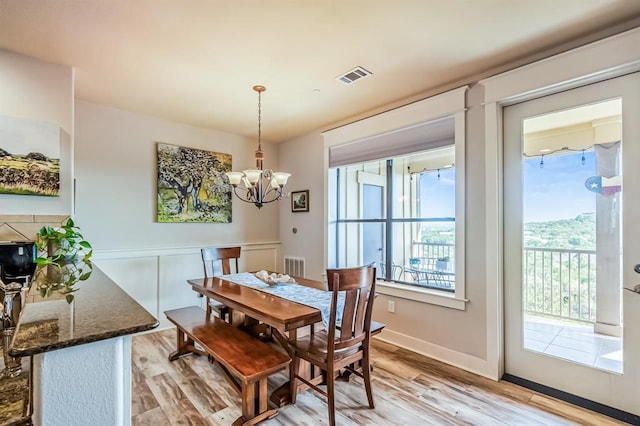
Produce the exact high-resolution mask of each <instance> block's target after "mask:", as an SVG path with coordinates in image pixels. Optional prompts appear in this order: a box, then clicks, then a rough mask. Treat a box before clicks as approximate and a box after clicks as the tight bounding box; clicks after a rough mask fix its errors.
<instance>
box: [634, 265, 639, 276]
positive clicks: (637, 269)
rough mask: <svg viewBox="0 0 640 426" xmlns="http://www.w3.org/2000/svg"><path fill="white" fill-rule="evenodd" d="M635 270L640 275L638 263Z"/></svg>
mask: <svg viewBox="0 0 640 426" xmlns="http://www.w3.org/2000/svg"><path fill="white" fill-rule="evenodd" d="M633 270H634V271H636V273H638V274H640V263H638V264H637V265H636V266H634V267H633Z"/></svg>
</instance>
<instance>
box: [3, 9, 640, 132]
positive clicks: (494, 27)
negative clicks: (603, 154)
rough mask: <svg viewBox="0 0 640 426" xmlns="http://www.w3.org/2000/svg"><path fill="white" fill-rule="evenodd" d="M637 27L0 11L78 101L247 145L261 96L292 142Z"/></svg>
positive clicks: (560, 21)
mask: <svg viewBox="0 0 640 426" xmlns="http://www.w3.org/2000/svg"><path fill="white" fill-rule="evenodd" d="M638 22H640V1H638V0H517V1H516V0H447V1H444V0H395V1H388V0H322V1H299V0H298V1H296V0H270V1H264V0H263V1H258V0H233V1H227V0H180V1H176V0H135V1H133V0H110V1H105V0H56V1H42V0H0V49H7V50H10V51H15V52H18V53H22V54H25V55H29V56H34V57H36V58H40V59H42V60H45V61H49V62H53V63H58V64H64V65H69V66H72V67H74V68H75V77H76V80H75V83H76V86H75V88H76V97H77V98H78V99H82V100H86V101H90V102H95V103H100V104H106V105H111V106H114V107H118V108H123V109H127V110H132V111H138V112H142V113H146V114H150V115H154V116H158V117H163V118H167V119H171V120H176V121H180V122H184V123H188V124H192V125H197V126H203V127H210V128H214V129H218V130H222V131H226V132H231V133H237V134H241V135H245V136H248V137H255V135H256V133H257V94H256V93H255V92H253V90H252V86H254V85H256V84H262V85H264V86H266V87H267V91H266V92H265V93H264V94H263V97H262V137H263V139H264V140H268V141H272V142H281V141H284V140H288V139H290V138H292V137H295V136H298V135H301V134H305V133H308V132H309V131H312V130H316V129H321V130H325V129H328V128H331V127H335V126H336V125H340V124H344V123H347V122H349V121H352V120H355V119H358V118H362V117H364V116H367V115H370V114H372V113H375V112H380V111H383V110H384V109H388V108H390V107H392V106H397V105H401V104H403V103H406V102H409V101H413V100H418V99H421V98H424V97H425V96H427V95H429V94H433V93H436V92H437V91H442V90H444V89H449V88H453V87H455V86H456V85H458V86H459V85H462V84H465V83H468V82H472V81H474V79H475V80H477V79H478V78H482V77H486V76H488V75H491V74H492V73H495V72H498V71H503V70H506V69H508V68H509V67H513V66H515V65H522V64H524V63H527V62H530V61H532V60H535V59H540V58H541V57H543V56H545V55H549V54H550V53H556V52H558V51H561V50H566V49H568V48H570V47H575V46H576V45H577V44H580V43H584V42H586V41H591V40H595V39H597V38H601V37H603V36H606V35H610V34H612V33H615V32H619V31H621V30H625V29H628V28H631V27H634V26H637V25H638ZM356 66H362V67H364V68H365V69H367V70H368V71H371V72H372V73H373V75H372V76H370V77H367V78H364V79H362V80H359V81H356V82H355V83H352V84H351V85H348V86H347V85H344V84H342V83H340V82H338V81H337V80H336V77H338V76H339V75H341V74H343V73H346V72H348V71H350V70H351V69H353V68H354V67H356ZM0 77H1V76H0Z"/></svg>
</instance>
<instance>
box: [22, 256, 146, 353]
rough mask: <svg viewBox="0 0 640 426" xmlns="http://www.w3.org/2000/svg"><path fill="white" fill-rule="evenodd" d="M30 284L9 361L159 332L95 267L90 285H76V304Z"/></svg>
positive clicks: (133, 302)
mask: <svg viewBox="0 0 640 426" xmlns="http://www.w3.org/2000/svg"><path fill="white" fill-rule="evenodd" d="M43 280H45V276H44V274H39V275H36V280H35V281H34V282H33V283H32V284H31V288H30V290H29V293H28V296H27V298H26V300H25V305H24V308H23V310H22V315H21V317H20V322H19V324H18V327H17V329H16V331H15V334H14V336H13V341H12V344H11V349H10V351H9V353H10V355H12V356H15V357H24V356H30V355H34V354H39V353H42V352H47V351H53V350H56V349H63V348H68V347H71V346H77V345H82V344H85V343H91V342H97V341H99V340H106V339H110V338H113V337H118V336H124V335H128V334H133V333H137V332H140V331H146V330H151V329H153V328H155V327H157V326H158V324H159V323H158V320H157V319H156V318H154V317H153V316H152V315H151V314H149V313H148V312H147V311H146V310H145V309H144V308H143V307H142V306H140V305H139V304H138V303H137V302H136V301H135V300H133V299H132V298H131V297H130V296H129V295H128V294H127V293H125V292H124V290H122V289H121V288H120V287H119V286H118V285H117V284H116V283H114V282H113V281H112V280H111V279H110V278H109V277H107V276H106V275H105V274H104V273H103V272H102V271H101V270H100V269H98V268H97V267H96V266H94V267H93V272H92V273H91V275H90V277H89V278H88V279H87V280H86V281H80V282H78V283H77V284H75V285H74V287H73V288H74V289H77V291H75V292H73V293H72V294H73V296H74V297H73V301H72V302H71V303H69V302H68V301H67V300H66V298H65V295H64V294H59V293H57V292H53V293H52V294H51V295H50V296H48V297H46V296H45V297H42V296H41V295H40V294H39V291H38V284H39V283H43Z"/></svg>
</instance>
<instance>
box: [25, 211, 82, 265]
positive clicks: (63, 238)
mask: <svg viewBox="0 0 640 426" xmlns="http://www.w3.org/2000/svg"><path fill="white" fill-rule="evenodd" d="M35 243H36V248H37V249H38V257H37V258H36V259H35V263H36V264H37V265H38V266H44V265H49V264H51V263H53V262H65V261H76V260H83V261H88V260H89V259H90V258H91V255H92V254H93V250H92V248H91V244H89V242H88V241H86V240H85V239H84V237H83V236H82V234H81V233H80V228H78V227H77V226H76V225H75V223H74V222H73V219H71V218H69V219H67V222H66V223H65V224H64V225H62V226H61V227H59V228H53V227H51V226H43V227H42V228H40V230H39V231H38V235H37V236H36V241H35ZM43 254H44V255H45V256H43Z"/></svg>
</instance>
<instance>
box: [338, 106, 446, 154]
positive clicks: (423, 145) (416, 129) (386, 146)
mask: <svg viewBox="0 0 640 426" xmlns="http://www.w3.org/2000/svg"><path fill="white" fill-rule="evenodd" d="M454 136H455V119H454V116H452V115H451V116H447V117H443V118H439V119H435V120H431V121H427V122H424V123H421V124H419V125H416V126H412V127H405V128H403V129H399V130H395V131H391V132H387V133H383V134H379V135H376V136H371V137H368V138H364V139H359V140H356V141H353V142H348V143H344V144H341V145H336V146H332V147H330V148H329V167H339V166H345V165H348V164H355V163H362V162H365V161H372V160H381V159H386V158H391V157H396V156H399V155H404V154H410V153H414V152H420V151H427V150H430V149H434V148H441V147H445V146H450V145H454V143H455V137H454Z"/></svg>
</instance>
